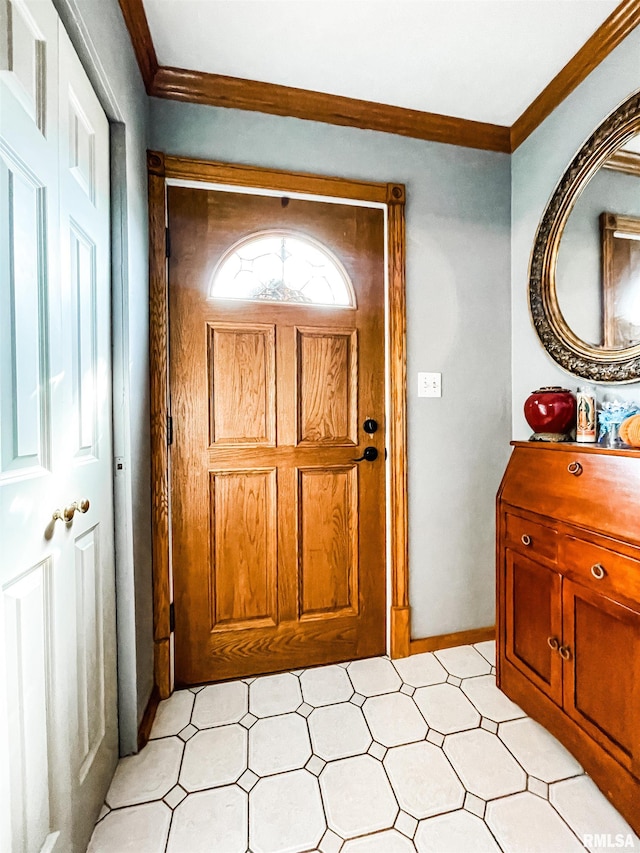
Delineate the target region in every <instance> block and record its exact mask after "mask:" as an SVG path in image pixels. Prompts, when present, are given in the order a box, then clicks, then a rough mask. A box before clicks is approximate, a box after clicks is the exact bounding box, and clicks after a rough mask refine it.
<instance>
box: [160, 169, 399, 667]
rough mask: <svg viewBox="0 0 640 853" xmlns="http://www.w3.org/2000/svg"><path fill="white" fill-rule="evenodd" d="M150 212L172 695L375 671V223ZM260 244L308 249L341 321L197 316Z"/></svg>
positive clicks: (288, 312)
mask: <svg viewBox="0 0 640 853" xmlns="http://www.w3.org/2000/svg"><path fill="white" fill-rule="evenodd" d="M168 209H169V228H170V232H171V257H170V260H169V305H170V387H171V401H172V416H173V419H174V444H173V446H172V448H171V483H172V491H171V500H172V543H173V544H172V562H173V577H174V599H175V607H176V634H175V639H176V681H177V683H181V684H190V683H198V682H203V681H215V680H217V679H222V678H231V677H238V676H242V675H250V674H255V673H260V672H271V671H277V670H279V669H285V668H291V667H293V668H295V667H297V666H307V665H312V664H314V663H326V662H330V661H337V660H345V659H348V658H352V657H365V656H367V655H373V654H379V653H382V652H384V650H385V529H384V524H385V471H384V447H383V441H384V213H383V211H382V210H381V209H373V208H362V207H357V206H354V205H342V204H329V203H321V202H311V201H306V200H300V199H287V200H286V203H283V202H282V200H281V199H279V198H273V197H264V196H256V195H243V194H240V193H227V192H219V191H211V190H205V189H192V188H184V187H174V186H171V187H169V190H168ZM269 229H275V230H278V231H279V232H280V233H281V232H287V233H292V234H296V235H299V236H301V237H304V238H308V239H310V240H313V241H314V244H315V245H317V244H318V243H320V244H322V245H323V246H326V247H327V249H328V250H329V251H330V253H331V254H332V255H334V256H336V257H337V258H338V260H339V262H340V263H341V264H342V265H343V266H344V268H345V270H346V271H347V274H348V275H349V277H350V279H351V282H352V283H353V287H354V290H355V298H356V304H357V308H354V307H331V308H328V307H326V306H324V305H310V304H308V303H305V302H302V301H296V302H295V303H290V304H284V305H283V304H281V303H278V302H259V303H258V302H251V301H246V302H242V301H239V300H235V299H229V298H227V299H218V298H215V299H214V298H211V297H210V296H209V294H210V289H211V282H212V276H213V274H214V272H215V270H216V269H217V268H218V266H219V264H220V262H221V259H222V258H223V256H224V255H225V252H226V251H227V250H228V249H229V247H233V246H235V245H236V244H238V242H239V241H241V240H243V239H244V238H246V237H247V236H249V235H251V234H252V233H258V232H260V233H264V232H265V231H267V230H269ZM283 251H284V250H283ZM271 284H273V282H271ZM367 417H375V418H376V420H378V422H379V423H380V425H381V427H380V430H379V431H378V432H377V433H376V434H375V435H367V434H366V433H365V432H364V431H363V430H362V423H363V422H364V420H365V419H366V418H367ZM367 446H372V447H375V448H376V450H378V452H379V457H378V459H377V460H376V462H360V463H357V462H355V461H354V460H355V459H356V457H359V456H362V451H363V450H364V448H365V447H367Z"/></svg>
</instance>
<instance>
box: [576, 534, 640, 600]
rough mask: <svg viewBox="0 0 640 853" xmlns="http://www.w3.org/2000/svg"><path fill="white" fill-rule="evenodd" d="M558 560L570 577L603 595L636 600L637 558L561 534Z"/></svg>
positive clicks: (639, 586)
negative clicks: (620, 596)
mask: <svg viewBox="0 0 640 853" xmlns="http://www.w3.org/2000/svg"><path fill="white" fill-rule="evenodd" d="M560 563H561V567H562V573H563V574H564V575H566V576H567V577H569V578H571V579H572V580H576V581H582V582H583V583H585V582H587V583H588V585H589V586H590V587H591V588H592V589H593V590H599V591H600V592H602V593H604V594H605V595H622V596H624V597H625V598H627V599H630V600H631V601H635V602H640V560H634V559H632V558H631V557H625V556H624V555H623V554H618V553H617V552H616V551H610V550H609V549H608V548H602V547H600V546H599V545H593V544H592V543H591V542H585V541H583V540H582V539H576V538H574V537H573V536H565V537H563V539H562V544H561V551H560Z"/></svg>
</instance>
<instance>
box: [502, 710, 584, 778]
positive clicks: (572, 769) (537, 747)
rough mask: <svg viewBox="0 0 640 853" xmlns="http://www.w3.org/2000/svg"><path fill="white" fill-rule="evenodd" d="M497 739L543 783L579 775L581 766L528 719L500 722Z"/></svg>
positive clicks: (560, 745)
mask: <svg viewBox="0 0 640 853" xmlns="http://www.w3.org/2000/svg"><path fill="white" fill-rule="evenodd" d="M498 737H499V738H500V739H501V740H502V741H503V743H504V744H505V745H506V746H507V748H508V749H509V751H510V752H511V753H513V755H515V757H516V758H517V759H518V761H519V762H520V764H522V766H523V767H524V769H525V770H526V771H527V773H530V774H531V775H532V776H535V777H536V778H537V779H542V781H543V782H557V781H559V780H560V779H566V778H567V777H568V776H576V775H577V774H578V773H581V772H582V767H581V766H580V765H579V764H578V762H577V761H576V760H575V758H574V757H573V756H572V755H571V754H570V753H569V752H568V751H567V750H566V749H565V748H564V746H562V744H561V743H560V742H559V741H557V740H556V739H555V738H554V737H553V735H551V734H549V732H548V731H547V730H546V729H544V728H543V727H542V726H541V725H539V724H538V723H536V722H535V720H532V719H530V718H529V717H526V718H525V719H523V720H514V721H512V722H510V723H502V724H501V725H500V727H499V728H498Z"/></svg>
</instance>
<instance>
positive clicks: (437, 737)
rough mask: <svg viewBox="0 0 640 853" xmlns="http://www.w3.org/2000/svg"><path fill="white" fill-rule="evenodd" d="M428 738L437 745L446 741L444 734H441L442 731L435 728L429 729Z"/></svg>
mask: <svg viewBox="0 0 640 853" xmlns="http://www.w3.org/2000/svg"><path fill="white" fill-rule="evenodd" d="M427 740H428V741H429V743H435V745H436V746H442V744H443V743H444V735H441V734H440V732H435V731H434V730H433V729H429V733H428V734H427Z"/></svg>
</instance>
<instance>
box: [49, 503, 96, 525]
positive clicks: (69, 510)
mask: <svg viewBox="0 0 640 853" xmlns="http://www.w3.org/2000/svg"><path fill="white" fill-rule="evenodd" d="M90 506H91V503H90V501H89V499H88V498H83V499H82V500H80V501H74V502H73V503H72V504H69V506H66V507H65V508H64V509H57V510H56V511H55V512H54V513H53V516H52V518H53V520H54V521H58V519H60V521H64V523H65V524H70V523H71V522H72V521H73V516H74V515H75V514H76V512H81V513H85V512H87V511H88V510H89V507H90Z"/></svg>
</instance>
